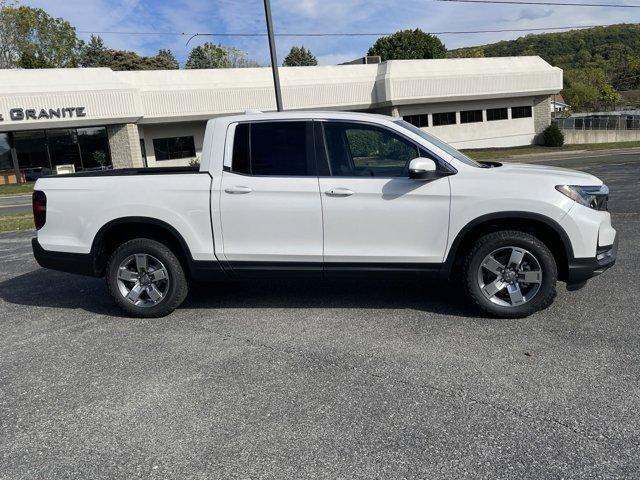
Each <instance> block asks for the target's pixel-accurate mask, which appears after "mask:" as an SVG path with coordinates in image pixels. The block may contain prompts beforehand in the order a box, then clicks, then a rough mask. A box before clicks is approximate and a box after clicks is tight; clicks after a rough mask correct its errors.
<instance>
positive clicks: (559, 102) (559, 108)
mask: <svg viewBox="0 0 640 480" xmlns="http://www.w3.org/2000/svg"><path fill="white" fill-rule="evenodd" d="M570 108H571V105H569V104H567V103H565V101H564V98H562V95H554V96H553V97H552V98H551V113H553V114H558V113H564V112H567V111H569V109H570Z"/></svg>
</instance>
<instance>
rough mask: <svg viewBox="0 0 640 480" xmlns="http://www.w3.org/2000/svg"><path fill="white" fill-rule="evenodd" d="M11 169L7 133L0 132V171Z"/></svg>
mask: <svg viewBox="0 0 640 480" xmlns="http://www.w3.org/2000/svg"><path fill="white" fill-rule="evenodd" d="M11 169H13V159H12V158H11V145H10V144H9V134H8V133H0V171H2V170H11Z"/></svg>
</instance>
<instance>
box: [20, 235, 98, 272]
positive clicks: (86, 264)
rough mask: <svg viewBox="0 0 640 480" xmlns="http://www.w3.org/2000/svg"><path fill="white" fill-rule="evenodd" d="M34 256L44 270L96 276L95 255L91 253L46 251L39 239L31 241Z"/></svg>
mask: <svg viewBox="0 0 640 480" xmlns="http://www.w3.org/2000/svg"><path fill="white" fill-rule="evenodd" d="M31 247H32V248H33V256H34V257H35V258H36V262H38V265H40V266H41V267H43V268H50V269H52V270H61V271H63V272H69V273H77V274H79V275H89V276H92V277H94V276H96V271H95V268H94V261H93V255H91V254H90V253H86V254H85V253H68V252H54V251H52V250H45V249H44V248H42V245H40V242H38V239H37V238H33V239H32V240H31Z"/></svg>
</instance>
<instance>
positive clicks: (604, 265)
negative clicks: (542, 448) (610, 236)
mask: <svg viewBox="0 0 640 480" xmlns="http://www.w3.org/2000/svg"><path fill="white" fill-rule="evenodd" d="M617 256H618V236H616V238H615V240H614V242H613V244H612V245H607V246H605V247H598V250H597V253H596V257H595V258H574V259H573V260H570V261H569V274H568V278H567V288H568V289H569V290H575V289H578V288H581V287H582V286H583V285H584V284H585V283H586V282H587V280H589V279H590V278H592V277H595V276H597V275H600V274H601V273H603V272H605V271H606V270H607V269H609V268H611V267H613V265H615V263H616V258H617Z"/></svg>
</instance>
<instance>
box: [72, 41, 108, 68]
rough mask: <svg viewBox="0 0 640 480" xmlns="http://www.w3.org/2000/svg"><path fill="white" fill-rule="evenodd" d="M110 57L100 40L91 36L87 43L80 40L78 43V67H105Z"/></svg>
mask: <svg viewBox="0 0 640 480" xmlns="http://www.w3.org/2000/svg"><path fill="white" fill-rule="evenodd" d="M110 60H111V59H110V55H109V52H108V50H107V47H105V45H104V42H103V41H102V38H101V37H99V36H95V35H91V38H90V39H89V43H85V42H84V41H82V40H80V42H79V43H78V65H80V66H81V67H85V68H91V67H107V66H109V62H110Z"/></svg>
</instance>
